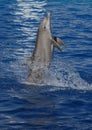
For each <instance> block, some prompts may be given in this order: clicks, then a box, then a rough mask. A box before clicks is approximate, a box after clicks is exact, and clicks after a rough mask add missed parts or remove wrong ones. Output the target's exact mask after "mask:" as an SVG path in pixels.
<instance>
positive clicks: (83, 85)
mask: <svg viewBox="0 0 92 130" xmlns="http://www.w3.org/2000/svg"><path fill="white" fill-rule="evenodd" d="M15 66H16V67H15ZM11 67H12V70H13V72H14V74H15V76H16V78H17V80H18V81H19V82H21V83H23V84H27V85H36V86H46V85H48V86H55V88H56V89H65V88H72V89H78V90H91V89H92V85H90V84H88V83H87V82H86V81H85V80H84V79H82V78H81V77H80V74H79V72H77V71H76V70H75V69H74V68H73V67H71V65H69V64H67V63H64V62H57V61H55V62H54V63H52V65H51V67H50V68H49V69H47V70H44V76H43V78H42V79H41V81H40V82H38V83H35V82H33V81H32V82H31V81H30V82H28V81H27V75H28V72H27V67H26V66H23V65H22V63H20V62H17V63H16V65H15V64H14V65H13V64H12V65H11ZM15 68H16V70H15Z"/></svg>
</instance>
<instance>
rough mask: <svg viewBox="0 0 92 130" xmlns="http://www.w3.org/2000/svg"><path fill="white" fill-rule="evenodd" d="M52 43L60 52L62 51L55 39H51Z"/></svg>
mask: <svg viewBox="0 0 92 130" xmlns="http://www.w3.org/2000/svg"><path fill="white" fill-rule="evenodd" d="M51 43H52V44H53V45H54V46H55V47H56V48H58V49H59V50H60V51H62V48H61V47H60V46H59V45H58V43H57V42H56V41H55V40H54V39H51Z"/></svg>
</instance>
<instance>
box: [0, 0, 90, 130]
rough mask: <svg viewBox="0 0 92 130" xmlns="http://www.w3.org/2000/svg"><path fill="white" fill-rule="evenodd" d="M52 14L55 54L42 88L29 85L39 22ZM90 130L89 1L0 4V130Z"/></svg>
mask: <svg viewBox="0 0 92 130" xmlns="http://www.w3.org/2000/svg"><path fill="white" fill-rule="evenodd" d="M47 12H50V13H51V26H52V32H53V35H56V36H59V37H60V38H62V39H63V41H64V42H65V43H66V47H65V48H63V52H62V53H61V52H59V51H58V50H57V49H55V53H54V58H53V60H52V64H51V68H50V70H49V76H48V78H47V79H45V80H44V84H43V85H39V86H38V85H36V86H33V85H28V84H26V79H27V68H26V67H25V66H23V65H22V63H23V62H24V61H25V60H26V59H27V57H29V56H31V54H32V52H33V50H34V46H35V39H36V32H37V28H38V25H39V23H40V21H41V20H42V19H43V17H44V16H45V15H46V13H47ZM47 129H48V130H92V1H91V0H57V1H55V0H53V2H51V1H50V0H42V1H40V0H35V2H34V1H33V0H10V1H9V0H0V130H47Z"/></svg>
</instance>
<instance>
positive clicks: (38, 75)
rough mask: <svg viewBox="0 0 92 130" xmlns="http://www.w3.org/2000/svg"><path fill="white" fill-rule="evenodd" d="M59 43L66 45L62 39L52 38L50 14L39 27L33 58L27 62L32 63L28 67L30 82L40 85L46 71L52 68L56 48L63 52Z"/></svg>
mask: <svg viewBox="0 0 92 130" xmlns="http://www.w3.org/2000/svg"><path fill="white" fill-rule="evenodd" d="M59 43H61V44H62V45H64V42H63V41H62V40H61V39H60V38H57V37H52V34H51V22H50V13H48V14H47V17H45V18H44V19H43V20H42V22H41V23H40V25H39V28H38V32H37V38H36V45H35V49H34V51H33V54H32V56H31V57H30V58H29V59H28V60H27V62H30V65H29V67H28V81H29V82H34V83H40V82H41V81H42V79H43V77H44V73H45V71H44V70H46V69H48V68H49V66H50V63H51V59H52V56H53V51H54V47H56V48H58V49H59V50H60V51H62V48H61V47H60V46H59Z"/></svg>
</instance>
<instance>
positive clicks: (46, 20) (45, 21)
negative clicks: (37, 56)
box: [39, 13, 51, 33]
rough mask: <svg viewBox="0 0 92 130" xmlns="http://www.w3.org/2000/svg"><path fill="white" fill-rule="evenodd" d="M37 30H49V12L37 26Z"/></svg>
mask: <svg viewBox="0 0 92 130" xmlns="http://www.w3.org/2000/svg"><path fill="white" fill-rule="evenodd" d="M39 31H42V32H49V33H50V31H51V26H50V13H48V14H47V16H46V17H45V18H44V19H43V20H42V22H41V23H40V26H39Z"/></svg>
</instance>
